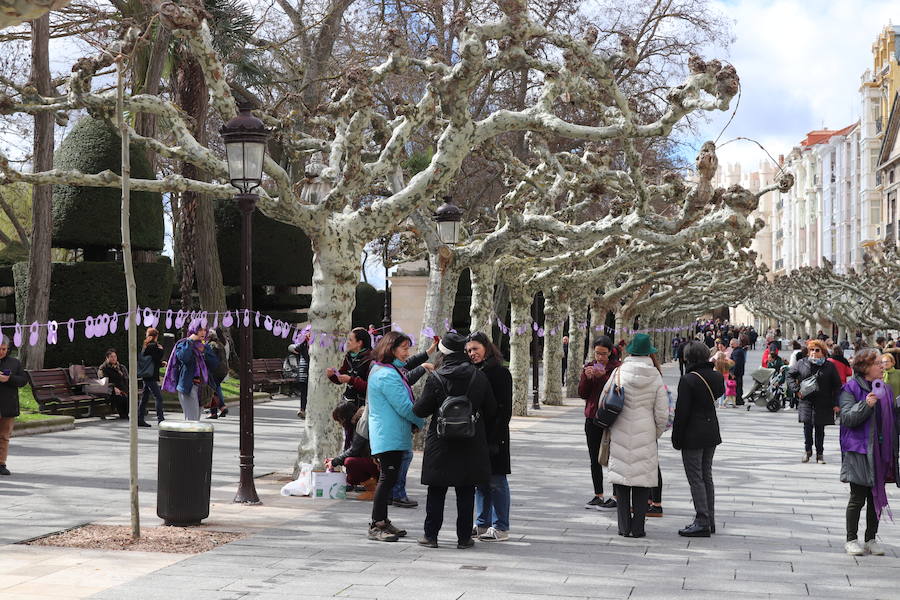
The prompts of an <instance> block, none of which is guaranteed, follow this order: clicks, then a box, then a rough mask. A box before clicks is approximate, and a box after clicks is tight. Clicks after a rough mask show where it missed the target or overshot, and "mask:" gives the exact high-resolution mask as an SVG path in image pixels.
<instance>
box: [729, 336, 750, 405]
mask: <svg viewBox="0 0 900 600" xmlns="http://www.w3.org/2000/svg"><path fill="white" fill-rule="evenodd" d="M747 341H748V340H747V336H746V335H745V334H741V336H740V337H739V338H733V339H732V340H731V348H732V350H731V360H733V361H734V366H733V367H731V374H732V375H734V381H735V383H736V384H737V389H736V390H735V397H736V398H737V401H736V402H735V404H737V405H738V406H741V405H742V404H743V403H744V369H745V367H746V365H747V352H746V350H744V347H745V346H746V345H747Z"/></svg>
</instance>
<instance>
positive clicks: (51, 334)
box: [47, 321, 59, 344]
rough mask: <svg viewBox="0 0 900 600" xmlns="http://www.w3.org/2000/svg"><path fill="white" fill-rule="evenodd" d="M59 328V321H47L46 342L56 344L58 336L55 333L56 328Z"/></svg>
mask: <svg viewBox="0 0 900 600" xmlns="http://www.w3.org/2000/svg"><path fill="white" fill-rule="evenodd" d="M58 329H59V323H57V322H56V321H50V322H49V323H47V343H48V344H56V342H57V341H58V339H59V337H58V334H57V330H58Z"/></svg>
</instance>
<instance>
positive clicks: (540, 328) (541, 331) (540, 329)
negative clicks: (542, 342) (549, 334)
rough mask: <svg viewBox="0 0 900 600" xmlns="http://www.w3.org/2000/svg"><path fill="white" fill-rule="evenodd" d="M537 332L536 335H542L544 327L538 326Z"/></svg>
mask: <svg viewBox="0 0 900 600" xmlns="http://www.w3.org/2000/svg"><path fill="white" fill-rule="evenodd" d="M537 334H538V337H544V328H543V327H538V330H537Z"/></svg>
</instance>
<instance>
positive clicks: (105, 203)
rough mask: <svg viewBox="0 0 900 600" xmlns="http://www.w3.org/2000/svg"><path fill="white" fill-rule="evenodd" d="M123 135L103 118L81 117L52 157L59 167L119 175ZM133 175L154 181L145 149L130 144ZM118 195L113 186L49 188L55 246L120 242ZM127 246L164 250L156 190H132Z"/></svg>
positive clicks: (108, 245) (116, 244) (91, 246)
mask: <svg viewBox="0 0 900 600" xmlns="http://www.w3.org/2000/svg"><path fill="white" fill-rule="evenodd" d="M121 145H122V142H121V138H120V137H119V134H118V132H116V130H115V128H114V127H113V126H112V125H110V124H109V123H107V122H106V121H102V120H98V119H94V118H92V117H84V118H82V119H81V120H79V121H78V122H77V123H76V124H75V126H74V127H73V128H72V131H71V132H70V133H69V135H67V136H66V138H65V139H64V140H63V141H62V144H61V145H60V147H59V150H58V151H57V152H56V155H55V156H54V160H53V163H54V167H56V168H57V169H77V170H79V171H81V172H82V173H89V174H95V173H100V172H101V171H106V170H109V171H113V172H114V173H116V174H121V171H122V169H121V166H122V165H121V154H120V153H121ZM131 176H132V177H133V178H135V179H155V178H156V174H155V173H153V172H152V171H151V170H150V164H149V163H148V162H147V157H146V154H145V153H144V150H143V149H142V148H141V147H139V146H136V145H134V144H132V146H131ZM121 218H122V193H121V191H120V190H118V189H115V188H93V187H75V186H69V185H56V186H53V247H55V248H85V249H92V250H100V251H102V250H105V249H108V248H120V247H121V246H122V229H121V227H120V221H121ZM131 245H132V248H133V249H135V250H162V248H163V205H162V196H161V195H160V194H155V193H150V192H132V193H131Z"/></svg>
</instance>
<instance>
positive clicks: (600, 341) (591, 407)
mask: <svg viewBox="0 0 900 600" xmlns="http://www.w3.org/2000/svg"><path fill="white" fill-rule="evenodd" d="M593 348H594V360H593V361H592V362H589V363H587V364H586V365H585V366H584V368H583V369H582V370H581V379H580V380H579V381H578V395H579V396H580V397H581V398H582V399H584V435H585V437H586V438H587V447H588V455H589V457H590V465H591V479H592V480H593V483H594V496H593V498H591V499H590V500H588V502H587V503H586V504H585V506H584V507H585V508H589V509H595V510H607V509H609V510H615V508H616V501H615V500H614V499H612V498H607V499H604V498H603V468H602V467H601V466H600V462H599V458H600V442H601V440H602V439H603V428H602V427H600V426H599V425H597V424H596V423H595V421H594V416H595V415H596V414H597V406H598V405H599V403H600V392H602V391H603V386H604V385H606V382H607V381H608V380H609V376H610V375H611V374H612V372H613V370H615V369H616V367H618V366H619V364H620V363H619V361H618V360H616V358H615V357H614V347H613V342H612V340H611V339H609V338H608V337H607V336H605V335H601V336H600V337H598V338H597V339H596V340H595V341H594V344H593Z"/></svg>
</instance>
